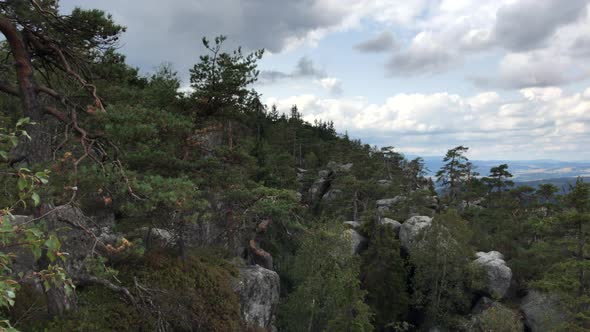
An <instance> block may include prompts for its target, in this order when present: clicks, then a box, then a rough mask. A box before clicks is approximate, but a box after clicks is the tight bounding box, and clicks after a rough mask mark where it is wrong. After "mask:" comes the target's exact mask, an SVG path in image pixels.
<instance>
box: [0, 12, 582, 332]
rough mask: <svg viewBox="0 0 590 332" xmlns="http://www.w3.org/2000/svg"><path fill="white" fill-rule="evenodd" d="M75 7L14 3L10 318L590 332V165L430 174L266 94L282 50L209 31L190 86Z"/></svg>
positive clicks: (71, 326) (8, 67)
mask: <svg viewBox="0 0 590 332" xmlns="http://www.w3.org/2000/svg"><path fill="white" fill-rule="evenodd" d="M58 8H59V7H58V1H48V0H27V1H11V0H7V1H0V32H2V35H3V37H4V39H3V40H2V41H0V124H1V125H0V157H1V159H2V162H1V164H0V174H1V177H0V183H1V188H2V190H1V191H0V208H2V209H1V210H0V218H1V219H0V220H1V221H0V270H1V275H0V312H1V319H0V331H351V332H352V331H359V332H360V331H481V332H484V331H485V332H487V331H498V332H509V331H533V332H535V331H588V330H590V246H588V245H587V243H588V240H587V237H588V236H590V234H589V233H590V185H589V184H588V183H585V182H584V181H582V179H579V180H578V181H577V182H576V183H575V185H573V186H571V188H570V190H569V191H568V192H567V193H563V192H560V190H559V188H557V187H556V186H554V185H552V184H541V185H539V186H538V187H537V188H532V187H529V186H517V185H515V183H514V182H513V181H512V174H511V173H510V168H509V165H507V164H500V165H497V166H496V167H492V168H491V169H489V170H484V169H476V168H475V167H474V166H473V165H472V164H471V163H470V161H469V148H468V147H466V146H456V147H449V150H448V152H447V154H446V156H445V157H444V165H443V167H442V168H441V169H439V170H430V171H432V172H434V173H435V175H434V176H432V177H430V176H428V175H427V174H428V170H427V169H426V168H425V165H424V161H423V160H422V158H419V157H418V158H414V159H407V158H406V157H405V156H404V155H403V154H402V153H400V152H399V151H397V150H396V149H395V148H394V147H393V146H386V147H377V146H371V145H368V144H364V143H363V142H361V141H360V140H358V139H355V138H354V137H349V135H348V134H346V133H341V132H339V128H335V126H334V123H333V122H330V121H315V123H308V122H306V121H304V120H303V115H302V114H301V112H300V111H299V109H298V107H297V105H293V106H292V108H291V109H290V110H289V111H287V112H283V110H279V109H278V108H277V106H276V105H265V104H263V102H262V101H261V99H262V97H261V95H260V94H259V93H258V92H257V91H255V90H254V89H252V84H253V83H255V82H256V81H257V79H258V76H259V70H258V67H257V63H258V62H259V61H260V60H261V59H262V57H263V56H264V55H265V51H264V50H262V49H261V50H258V51H254V52H245V51H243V50H242V49H240V48H237V49H227V48H226V45H227V43H226V37H225V36H218V37H204V38H202V40H201V42H202V43H203V45H204V47H205V48H206V49H207V50H208V53H207V54H204V55H200V56H199V55H198V54H195V64H194V66H193V67H192V69H190V73H189V75H190V86H191V91H190V92H180V91H179V88H180V87H181V80H180V78H179V75H178V73H177V72H176V71H175V69H174V68H173V66H172V65H169V64H163V65H161V66H160V67H159V68H158V69H157V70H155V71H154V72H153V73H150V74H148V75H145V74H141V73H140V71H139V69H138V68H135V67H133V66H131V65H129V64H128V63H127V62H126V58H125V55H124V54H122V53H120V52H119V50H118V48H117V46H118V41H119V39H120V38H121V36H122V34H124V33H125V30H126V28H125V27H124V26H121V25H118V24H117V22H115V21H114V19H113V17H112V16H110V15H109V14H108V13H105V12H103V11H100V10H82V9H75V10H73V11H72V12H71V13H68V14H64V13H61V12H60V11H59V9H58ZM199 37H200V36H195V41H196V42H199ZM391 144H392V145H395V142H391ZM435 189H436V190H435Z"/></svg>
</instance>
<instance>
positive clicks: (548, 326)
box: [520, 290, 565, 332]
mask: <svg viewBox="0 0 590 332" xmlns="http://www.w3.org/2000/svg"><path fill="white" fill-rule="evenodd" d="M520 311H521V312H522V315H523V317H524V322H525V324H526V326H527V327H528V328H529V329H530V331H531V332H543V331H555V330H558V328H559V325H560V324H561V323H563V321H564V319H565V315H564V313H563V310H562V308H560V306H559V304H558V301H557V298H556V297H554V296H551V295H549V294H546V293H543V292H541V291H538V290H530V291H529V292H528V294H527V295H526V296H525V297H524V298H523V299H522V302H521V304H520Z"/></svg>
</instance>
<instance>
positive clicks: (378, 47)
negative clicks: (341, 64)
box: [354, 31, 398, 53]
mask: <svg viewBox="0 0 590 332" xmlns="http://www.w3.org/2000/svg"><path fill="white" fill-rule="evenodd" d="M397 47H398V45H397V43H396V42H395V40H394V39H393V35H392V34H391V32H389V31H383V32H382V33H380V34H379V35H377V36H375V37H374V38H371V39H369V40H366V41H364V42H362V43H359V44H356V45H355V46H354V49H356V50H357V51H359V52H362V53H381V52H387V51H392V50H395V49H396V48H397Z"/></svg>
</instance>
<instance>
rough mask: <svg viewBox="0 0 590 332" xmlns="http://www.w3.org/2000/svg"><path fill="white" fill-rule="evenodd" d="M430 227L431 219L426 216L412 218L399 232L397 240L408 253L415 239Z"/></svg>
mask: <svg viewBox="0 0 590 332" xmlns="http://www.w3.org/2000/svg"><path fill="white" fill-rule="evenodd" d="M430 225H432V218H431V217H428V216H414V217H411V218H410V219H408V220H406V221H405V222H404V223H403V224H402V226H401V227H400V230H399V240H400V244H401V246H402V248H404V249H405V250H406V251H407V252H410V250H411V246H412V243H413V242H414V239H415V237H416V236H417V235H418V234H419V233H420V231H421V230H423V229H424V228H426V227H430Z"/></svg>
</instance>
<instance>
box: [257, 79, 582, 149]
mask: <svg viewBox="0 0 590 332" xmlns="http://www.w3.org/2000/svg"><path fill="white" fill-rule="evenodd" d="M588 92H590V88H589V89H586V91H585V92H579V93H572V94H566V93H565V92H564V91H562V90H561V89H559V88H556V87H548V88H532V89H523V90H521V91H520V96H521V97H520V98H517V99H516V100H510V101H508V100H503V99H502V98H501V97H500V95H498V94H497V93H496V92H484V93H480V94H477V95H475V96H460V95H456V94H449V93H445V92H442V93H433V94H418V93H416V94H396V95H394V96H391V97H390V98H388V99H387V100H386V101H385V102H384V103H383V104H379V105H377V104H372V103H370V102H369V101H368V100H367V99H366V98H363V97H356V98H342V99H322V98H320V97H317V96H315V95H301V96H292V97H289V98H285V99H276V98H270V99H268V100H267V102H268V103H276V104H277V105H278V107H279V109H284V110H287V109H288V108H289V107H291V105H293V104H297V105H298V107H299V110H300V111H301V112H302V113H303V116H304V119H305V120H307V121H310V122H313V121H314V120H316V119H322V120H331V121H334V123H335V126H336V128H338V129H339V130H341V131H344V130H347V131H348V132H349V133H351V134H352V135H353V136H355V137H361V138H363V139H364V140H365V141H368V142H370V143H375V144H380V145H394V146H396V147H398V148H399V149H401V150H402V151H406V152H420V153H422V154H427V155H428V154H437V153H441V151H442V152H444V151H446V149H448V148H450V147H452V146H455V145H458V144H465V145H467V146H470V147H472V148H473V149H472V150H473V151H474V156H475V155H479V156H480V157H485V158H486V159H489V158H508V157H513V158H519V159H523V158H526V157H530V158H534V157H550V156H554V157H556V158H558V157H563V156H564V155H565V156H567V155H571V154H572V153H575V155H576V156H577V158H582V157H584V158H587V159H590V151H588V150H587V145H588V144H589V143H590V133H587V129H588V128H590V94H589V93H588Z"/></svg>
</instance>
